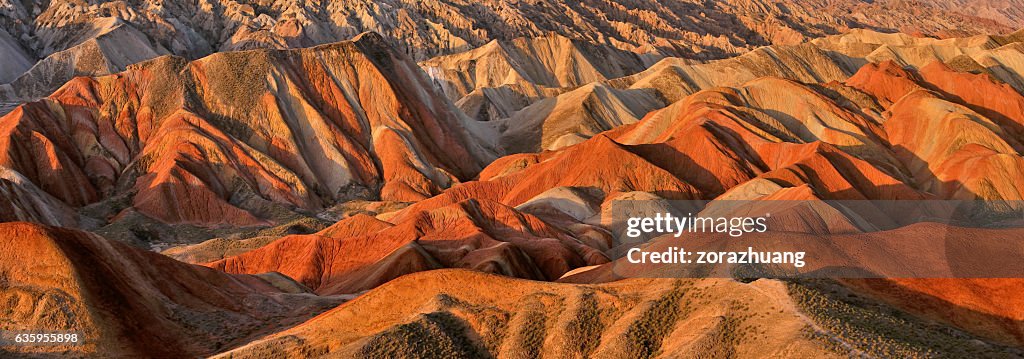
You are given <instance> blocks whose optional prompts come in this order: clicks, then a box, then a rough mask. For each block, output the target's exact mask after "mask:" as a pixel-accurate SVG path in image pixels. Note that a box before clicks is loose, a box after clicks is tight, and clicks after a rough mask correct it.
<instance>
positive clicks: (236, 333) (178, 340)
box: [0, 223, 341, 357]
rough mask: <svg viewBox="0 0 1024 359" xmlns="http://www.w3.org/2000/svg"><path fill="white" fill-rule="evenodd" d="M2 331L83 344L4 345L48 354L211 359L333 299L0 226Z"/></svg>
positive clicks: (84, 236)
mask: <svg viewBox="0 0 1024 359" xmlns="http://www.w3.org/2000/svg"><path fill="white" fill-rule="evenodd" d="M0 279H2V280H0V299H2V300H0V302H3V303H4V305H3V307H2V308H0V317H3V318H4V320H3V321H2V322H0V330H5V331H25V330H27V331H36V332H38V331H49V330H56V331H72V332H77V333H79V335H80V336H81V337H80V338H81V341H82V345H80V346H64V347H41V348H40V347H37V348H26V347H21V348H10V347H5V348H4V350H13V351H11V352H7V354H10V355H24V354H26V353H32V352H36V353H38V352H37V351H39V350H42V351H45V352H49V353H50V354H51V355H70V356H100V357H181V356H201V355H209V354H212V353H216V352H219V351H223V350H225V349H227V348H231V347H233V346H237V345H239V344H242V343H246V342H248V341H250V340H252V339H253V338H256V337H258V336H261V335H265V334H266V333H268V332H274V331H277V330H280V329H283V328H286V327H288V326H290V325H293V324H296V323H298V322H301V321H303V320H305V319H306V318H309V317H312V316H313V315H315V314H316V313H319V312H321V311H323V310H325V309H327V308H330V307H332V306H334V305H337V304H338V303H339V302H341V299H340V298H329V297H316V296H312V295H308V294H304V293H302V292H303V289H304V288H302V287H301V286H300V285H298V284H296V283H295V282H293V281H291V280H290V279H288V278H286V277H283V276H280V275H275V274H268V275H264V276H249V275H229V274H225V273H223V272H219V271H215V270H211V269H209V268H205V267H200V266H195V265H189V264H184V263H181V262H177V261H174V260H172V259H170V258H167V257H164V256H162V255H159V254H156V253H152V252H148V251H144V250H140V249H136V248H131V247H128V246H126V245H124V244H121V243H117V242H113V241H109V240H105V239H103V238H100V237H99V236H97V235H94V234H89V233H84V232H79V231H73V230H68V229H60V228H54V227H46V226H41V225H36V224H28V223H2V224H0Z"/></svg>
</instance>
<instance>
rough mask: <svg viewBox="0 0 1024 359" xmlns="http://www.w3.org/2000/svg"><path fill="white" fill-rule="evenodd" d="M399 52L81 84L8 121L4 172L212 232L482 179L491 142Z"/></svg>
mask: <svg viewBox="0 0 1024 359" xmlns="http://www.w3.org/2000/svg"><path fill="white" fill-rule="evenodd" d="M385 46H386V45H385V44H384V43H383V40H382V39H381V38H379V37H377V36H375V35H365V36H362V37H359V38H357V39H356V40H353V41H351V42H345V43H339V44H336V45H330V46H324V47H318V48H313V49H309V50H301V51H300V50H295V51H288V52H269V51H252V52H236V53H224V54H218V55H214V56H211V57H208V58H204V59H202V60H199V61H195V62H192V63H187V62H185V61H182V60H180V59H178V58H173V57H164V58H160V59H158V60H154V61H152V62H147V63H144V64H141V65H138V66H134V67H132V68H131V69H130V70H128V71H127V72H125V73H121V74H118V75H113V76H107V77H98V78H92V79H90V78H78V79H76V80H74V81H72V82H70V83H68V84H67V85H65V86H64V87H63V88H62V89H61V90H60V91H58V92H57V93H55V94H54V95H53V96H51V97H50V98H48V99H45V100H42V101H38V102H33V103H29V104H26V105H24V106H21V107H19V108H17V109H16V110H15V111H14V112H12V113H11V114H9V115H7V116H6V117H4V119H3V124H4V125H3V128H4V129H5V130H4V135H3V139H4V140H3V148H2V149H0V153H2V160H0V164H2V165H3V166H6V167H8V168H9V169H10V170H11V171H15V172H17V173H20V174H21V175H23V176H24V177H25V178H27V179H28V180H29V181H31V182H32V183H34V184H35V185H36V186H37V187H39V188H40V189H42V190H43V191H44V192H45V193H48V194H49V195H51V196H53V197H55V198H56V199H59V200H60V201H62V202H64V203H65V204H67V205H68V206H71V207H82V206H85V205H89V204H92V203H95V202H97V201H100V200H101V199H105V198H111V197H116V196H118V195H119V194H122V193H128V194H130V196H131V206H130V208H128V209H127V211H129V212H138V213H141V214H143V215H145V216H148V217H150V218H153V219H156V220H159V221H161V222H164V223H189V224H194V225H201V226H219V225H228V226H251V225H259V224H262V223H266V221H267V220H269V219H273V218H270V217H273V214H272V211H273V210H274V208H278V207H280V208H283V209H284V210H309V211H315V210H318V209H321V208H324V207H325V206H328V205H331V204H334V203H338V202H340V201H345V200H351V199H359V198H365V199H376V198H380V199H384V200H398V201H415V200H419V199H424V198H427V197H430V196H432V195H434V194H437V193H439V192H440V191H441V190H443V189H444V188H447V187H449V186H451V185H452V184H453V183H458V182H459V181H461V180H466V179H469V178H472V176H474V175H475V174H476V173H477V172H478V171H479V170H480V169H481V168H482V165H483V164H485V163H487V162H488V161H489V160H490V159H491V158H493V157H492V156H493V154H492V151H491V150H490V149H489V147H488V146H489V145H488V141H487V137H489V135H488V134H487V133H486V132H484V130H486V129H485V128H483V127H479V128H478V127H475V126H474V124H473V123H471V122H469V121H468V120H465V119H464V118H463V117H461V116H460V115H459V113H458V112H457V111H456V110H455V109H454V108H453V107H452V106H451V104H450V103H449V102H447V101H444V100H443V97H442V96H440V95H439V94H437V93H436V92H435V91H434V90H433V87H432V86H431V85H430V84H429V83H428V82H427V79H426V77H425V76H423V73H422V72H421V71H420V70H419V69H418V68H417V67H416V65H415V64H413V63H412V62H411V61H409V60H408V58H406V57H404V56H401V55H397V54H394V53H391V52H390V51H388V50H387V48H386V47H385ZM172 204H173V205H172ZM282 206H283V207H282ZM113 214H116V213H111V214H110V215H113ZM17 219H21V218H20V217H19V218H17ZM109 219H114V220H115V221H116V219H117V217H109V218H100V220H102V221H106V220H109Z"/></svg>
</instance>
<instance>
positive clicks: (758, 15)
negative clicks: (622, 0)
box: [0, 0, 1024, 357]
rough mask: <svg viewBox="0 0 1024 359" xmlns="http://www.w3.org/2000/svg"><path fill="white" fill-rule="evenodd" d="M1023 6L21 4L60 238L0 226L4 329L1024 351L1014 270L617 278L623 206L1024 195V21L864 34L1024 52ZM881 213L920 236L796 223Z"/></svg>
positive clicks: (8, 25)
mask: <svg viewBox="0 0 1024 359" xmlns="http://www.w3.org/2000/svg"><path fill="white" fill-rule="evenodd" d="M1006 4H1010V5H1012V4H1014V3H1013V2H1006V3H1002V2H994V1H989V2H982V3H967V2H961V3H959V5H958V6H959V7H950V6H948V2H944V3H939V2H931V1H922V2H917V3H914V4H907V3H904V2H895V1H893V2H890V1H874V2H870V3H867V2H859V1H858V2H846V1H830V2H821V3H819V2H800V3H797V4H782V3H764V2H756V1H755V2H747V1H721V2H703V3H699V4H697V3H694V4H691V3H689V2H684V1H660V2H651V1H633V2H629V3H628V4H619V3H611V2H603V1H590V0H588V1H582V2H553V1H532V2H505V1H497V2H484V3H460V2H457V1H456V2H445V3H443V4H442V3H437V2H430V1H425V2H414V3H413V2H408V3H406V2H401V1H397V2H396V1H383V2H381V1H373V2H354V1H343V2H334V3H330V4H327V3H316V2H312V3H301V4H299V3H288V4H282V3H260V4H248V3H224V4H221V3H209V2H199V3H180V2H175V1H171V2H164V3H161V4H155V3H154V4H148V3H147V4H146V5H145V6H135V5H133V4H126V3H120V2H118V3H102V4H94V5H87V6H86V5H77V4H76V5H75V6H71V5H69V4H61V3H49V4H47V6H46V8H45V9H44V8H43V7H42V4H40V3H32V2H20V3H17V4H14V3H11V4H9V6H7V4H5V6H3V7H0V8H2V9H3V11H6V12H7V13H10V14H12V15H11V16H8V17H3V18H2V21H0V24H2V25H3V29H5V31H6V34H9V35H10V36H7V35H4V34H5V33H0V46H2V48H0V49H4V51H5V53H4V54H3V58H4V59H8V58H10V59H13V60H12V62H10V63H4V64H3V66H7V67H10V69H12V71H13V70H17V71H22V70H24V72H23V73H22V74H18V75H17V76H10V77H9V78H12V79H13V80H11V81H13V83H12V84H11V85H10V86H5V87H3V88H2V89H0V91H6V92H5V93H7V94H9V96H12V97H24V96H29V97H32V96H35V95H34V94H33V93H35V92H32V91H38V92H42V91H44V89H45V88H47V86H48V85H46V83H48V82H54V81H57V82H61V86H60V88H59V89H58V90H57V91H56V92H54V93H52V95H50V96H48V97H46V98H43V99H39V100H36V101H28V102H26V103H24V104H21V105H20V106H17V107H16V108H14V109H13V110H12V112H10V113H9V114H7V115H5V116H3V117H2V118H0V221H4V222H13V221H29V222H35V223H36V224H27V223H4V224H0V234H4V235H0V295H2V296H0V303H13V304H14V305H12V306H5V307H3V308H2V309H0V326H2V327H0V329H4V330H21V329H33V328H39V327H44V328H50V329H69V328H75V329H78V330H81V331H82V332H83V334H84V335H86V336H87V338H88V339H89V340H90V341H89V343H92V344H91V345H88V346H83V347H79V348H56V349H53V350H54V352H53V353H65V351H67V353H70V354H75V355H82V356H85V355H94V356H112V357H119V356H155V357H178V356H184V357H195V356H208V355H216V354H223V355H224V356H225V357H269V356H273V357H280V356H293V357H304V356H318V355H319V356H341V357H346V356H356V357H408V356H415V355H418V354H422V353H427V354H423V355H426V356H429V355H435V356H440V357H479V356H486V355H487V354H490V355H492V356H516V357H537V356H539V353H542V352H551V353H556V354H564V355H565V356H570V357H577V356H578V357H588V356H591V355H594V356H604V357H623V356H630V357H647V356H653V355H655V354H657V353H676V352H692V353H696V354H700V355H704V356H708V357H730V356H738V357H749V356H755V355H764V353H771V354H769V355H778V356H783V355H790V356H812V355H813V356H838V357H845V356H850V355H858V356H861V355H862V356H878V357H914V356H927V355H931V354H934V352H936V351H943V353H944V354H949V355H950V356H953V357H988V356H993V355H994V354H1005V355H1006V356H1010V357H1013V356H1021V354H1022V353H1021V351H1020V350H1019V349H1020V348H1021V347H1022V345H1024V339H1022V338H1024V336H1022V334H1021V333H1024V329H1022V328H1024V315H1022V314H1021V312H1020V310H1019V309H1018V308H1019V306H1017V305H1013V304H1016V303H1019V302H1020V300H1019V298H1017V297H1018V295H1017V294H1018V293H1019V289H1020V286H1021V283H1020V281H1019V280H1015V279H1004V280H952V279H951V280H866V281H839V282H821V283H819V282H814V283H805V282H793V283H783V282H779V281H772V280H758V281H754V282H752V283H741V282H738V281H732V280H688V281H682V280H680V281H673V280H653V279H652V280H637V279H633V280H620V279H622V278H620V277H621V275H620V274H619V273H617V272H616V271H614V268H615V266H616V265H617V264H621V263H615V262H612V258H615V256H614V255H613V253H614V248H612V247H613V246H614V245H615V243H614V241H613V240H612V234H611V233H610V225H611V224H612V223H611V221H612V219H611V218H608V217H609V216H607V215H606V214H607V212H608V211H609V210H610V207H611V205H612V203H613V201H617V200H630V199H632V200H648V201H651V202H663V201H667V200H687V199H693V200H711V201H715V200H721V201H718V202H712V203H718V204H721V203H723V202H724V201H726V200H765V201H768V200H802V201H812V202H813V201H816V200H899V201H902V200H930V199H961V200H984V201H988V202H989V203H996V204H998V205H999V207H1000V208H1001V209H1003V210H1005V211H1006V212H1013V211H1019V210H1022V208H1020V207H1021V203H1022V202H1021V200H1022V199H1024V198H1022V196H1024V194H1022V191H1021V189H1024V177H1022V176H1021V174H1022V173H1024V157H1022V154H1024V112H1022V111H1024V110H1022V109H1024V96H1022V93H1024V87H1022V86H1024V80H1022V78H1024V77H1022V74H1024V67H1022V66H1024V46H1022V42H1021V41H1022V40H1024V37H1022V34H1021V33H1019V32H1018V33H1015V34H1007V35H978V36H969V37H948V38H930V37H921V36H919V35H922V34H917V35H918V36H911V35H906V34H889V33H883V32H876V31H869V30H852V31H845V30H848V28H861V27H868V28H874V29H878V30H892V29H894V28H898V27H899V28H902V27H904V26H906V27H908V28H907V29H905V30H908V31H909V30H917V31H919V32H921V33H923V34H931V35H958V34H973V33H977V32H979V31H982V30H984V31H996V32H1001V33H1009V29H1008V28H1007V26H1008V24H1015V23H1016V22H1017V21H1019V18H1020V13H1019V10H1017V7H1013V6H1009V5H1006ZM136 7H140V8H141V7H145V8H146V10H139V9H137V8H136ZM35 8H38V9H39V11H38V12H36V11H35V10H33V9H35ZM314 10H315V11H314ZM189 11H191V12H190V13H189ZM967 11H971V13H970V14H969V15H968V14H966V12H967ZM179 13H189V17H187V18H185V17H181V16H179V15H175V14H179ZM28 14H32V15H31V16H29V15H28ZM97 14H106V15H105V16H102V17H100V18H97ZM155 14H160V15H155ZM822 14H836V15H834V16H831V17H829V16H822ZM938 14H941V16H940V15H938ZM911 15H913V17H915V18H918V19H931V20H928V21H924V20H921V21H915V22H909V21H907V20H908V19H909V18H910V17H911ZM818 18H822V19H827V20H814V19H818ZM18 19H20V21H17V20H18ZM29 19H33V20H32V21H28V20H29ZM695 19H705V20H701V21H695ZM985 19H988V20H985ZM498 24H501V26H498ZM627 24H630V25H627ZM914 24H918V25H914ZM30 27H31V28H30ZM911 28H912V29H911ZM363 29H376V30H380V32H381V33H382V35H377V34H374V33H363V34H361V35H355V34H354V32H356V31H360V30H363ZM72 30H73V31H74V36H72V35H71V33H70V32H69V31H72ZM841 31H842V33H841V34H837V35H834V36H827V37H821V38H816V39H814V40H811V41H802V40H804V37H805V36H817V35H825V34H833V33H839V32H841ZM698 33H699V34H702V35H701V36H696V35H695V34H698ZM524 36H525V37H524ZM350 37H351V38H352V39H351V40H349V41H343V42H338V43H332V44H327V45H319V46H314V47H310V48H306V49H287V48H292V47H297V46H307V45H317V44H321V43H324V42H328V41H333V40H334V39H338V38H350ZM33 43H34V44H35V45H31V44H33ZM26 44H29V45H26ZM121 44H125V45H126V46H128V47H130V48H131V49H132V51H126V50H120V49H119V46H120V45H121ZM766 44H773V45H772V46H765V47H757V48H754V47H756V46H757V45H766ZM435 45H436V46H435ZM266 47H270V48H275V50H268V49H265V48H266ZM428 48H429V49H430V50H427V49H428ZM218 50H245V51H230V52H216V53H214V54H212V55H209V56H203V55H206V54H207V53H210V52H214V51H218ZM735 53H742V54H741V55H737V56H733V57H728V58H723V59H717V60H713V61H698V60H694V59H692V58H682V57H673V56H672V55H686V56H691V57H701V56H707V57H715V58H717V57H722V56H725V55H727V54H735ZM166 54H176V55H181V56H174V55H166ZM433 55H441V56H438V57H432V58H431V56H433ZM31 56H37V57H45V59H44V60H41V61H39V62H38V63H36V64H35V65H34V66H29V64H27V63H26V62H25V61H22V60H19V59H25V58H30V57H31ZM416 60H419V61H420V62H419V63H417V62H415V61H416ZM139 61H141V62H139ZM108 73H112V74H108ZM81 74H88V75H90V76H83V77H75V78H74V79H71V80H70V81H67V82H66V83H64V82H63V78H64V77H69V76H72V75H81ZM105 74H106V75H105ZM51 75H52V76H51ZM48 76H50V77H48ZM22 83H23V84H24V85H18V84H22ZM33 86H34V87H33ZM19 91H28V92H19ZM759 203H764V202H759ZM815 203H823V202H815ZM705 210H706V211H711V212H714V211H726V210H728V208H726V207H725V206H724V205H723V206H718V205H710V206H709V207H708V208H707V209H705ZM865 216H870V217H871V219H875V220H879V221H881V220H883V219H886V218H889V217H893V216H891V213H885V212H884V211H881V210H879V211H875V212H872V213H857V212H852V210H851V211H839V210H837V209H835V208H831V207H828V206H816V205H809V206H794V207H789V208H786V212H783V213H782V214H781V215H779V216H778V218H777V219H775V221H777V222H773V223H775V224H778V225H779V226H783V227H784V228H788V229H793V230H800V231H809V232H813V233H829V234H843V235H849V236H855V235H857V234H859V233H858V232H860V231H861V229H862V228H861V227H859V226H858V224H857V223H859V222H858V219H859V218H864V217H865ZM826 218H827V219H829V221H826V220H825V219H826ZM797 219H809V220H806V221H800V220H797ZM878 223H881V222H878ZM45 225H50V226H54V227H47V226H45ZM906 225H907V224H906V223H900V222H898V221H896V220H892V221H890V223H886V224H885V226H884V227H885V228H889V227H892V228H895V229H894V230H895V231H897V232H884V233H898V234H901V235H907V236H910V237H913V238H921V237H922V236H927V235H929V234H930V233H932V232H929V230H931V229H933V228H934V227H927V226H925V227H905V226H906ZM901 226H903V228H898V227H901ZM58 227H72V228H77V229H78V230H72V229H70V228H58ZM81 230H86V231H89V232H94V233H88V232H82V231H81ZM1000 233H1002V234H1001V235H1005V236H1011V235H1014V233H1011V234H1006V233H1008V232H1000ZM100 235H102V236H106V237H109V238H116V239H121V240H126V241H129V242H130V243H133V244H136V245H140V246H148V247H150V248H151V249H154V250H162V249H163V248H164V247H165V246H167V245H171V244H183V245H191V246H181V247H175V248H172V249H169V250H166V251H163V253H164V254H166V255H167V256H171V257H172V258H175V259H178V260H180V261H185V262H190V263H197V264H199V265H193V264H185V263H181V262H178V261H175V260H173V259H170V258H168V257H165V256H162V255H158V254H154V253H151V252H147V251H143V250H140V249H137V248H129V247H127V246H125V245H123V244H121V243H117V242H116V241H107V240H105V239H102V238H101V237H100ZM210 238H215V239H213V240H209V241H207V239H210ZM200 242H201V243H200ZM197 243H198V244H197ZM934 250H935V251H936V252H928V253H927V254H929V255H934V254H935V253H937V251H938V250H939V249H934ZM928 258H932V257H928ZM452 269H458V270H452ZM467 270H472V271H467ZM498 275H500V276H498ZM511 277H515V278H511ZM556 281H557V282H562V283H542V282H556ZM1007 288H1009V289H1007ZM286 293H287V294H286ZM351 297H358V299H356V300H355V301H353V302H351V303H348V304H345V305H343V306H340V307H336V308H334V309H332V310H330V311H329V312H328V313H324V314H322V315H319V316H318V317H316V318H314V319H309V318H310V317H312V316H313V315H317V314H319V313H321V312H323V311H324V310H326V309H327V308H328V307H335V306H336V305H337V304H339V303H340V301H341V298H351ZM8 307H10V308H13V309H7V308H8ZM286 318H291V319H292V320H287V319H286ZM307 319H309V320H308V321H307ZM300 322H303V323H301V324H300ZM143 324H145V325H143ZM293 325H295V326H294V327H292V326H293ZM879 328H881V329H879ZM879 333H884V336H883V335H880V334H879ZM908 333H909V334H908ZM196 338H199V339H201V340H195V339H196ZM257 338H259V339H257ZM151 341H155V342H151ZM937 343H939V344H937ZM5 350H6V349H5ZM26 350H27V349H26ZM67 353H65V354H67ZM16 354H25V353H22V352H18V353H16Z"/></svg>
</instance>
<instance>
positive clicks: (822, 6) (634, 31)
mask: <svg viewBox="0 0 1024 359" xmlns="http://www.w3.org/2000/svg"><path fill="white" fill-rule="evenodd" d="M0 5H3V6H0V14H2V15H3V16H2V17H0V30H2V31H4V32H6V33H7V34H8V35H9V36H5V35H0V38H10V39H11V40H14V41H15V42H17V43H18V44H10V43H9V41H7V40H0V42H2V43H7V44H6V45H3V46H2V47H0V50H2V51H0V58H4V59H6V58H8V57H10V58H12V59H18V60H17V62H13V63H16V64H18V65H17V66H14V65H7V64H5V66H10V68H5V69H4V70H5V71H4V72H5V73H4V74H3V75H0V76H2V77H0V84H4V83H7V82H10V81H14V82H13V83H11V84H10V86H5V87H3V88H0V100H4V101H6V102H15V100H18V101H26V100H33V99H36V98H39V97H42V96H46V95H48V94H49V93H50V92H51V91H52V90H54V89H56V88H57V87H59V86H60V85H62V84H63V83H64V82H66V81H68V80H70V79H71V77H72V76H81V75H88V76H94V75H104V74H109V73H115V72H119V71H121V70H123V68H124V67H125V66H127V65H129V64H131V63H134V62H138V61H142V60H146V59H150V58H153V57H155V56H157V55H160V54H167V53H170V54H174V55H177V56H181V57H184V58H187V59H197V58H200V57H203V56H206V55H209V54H211V53H214V52H218V51H233V50H250V49H257V48H270V49H285V48H296V47H308V46H315V45H321V44H326V43H332V42H337V41H341V40H348V39H351V38H352V37H354V36H356V35H358V34H360V33H363V32H377V33H380V34H383V35H384V36H385V37H386V39H387V40H386V41H387V42H388V43H389V45H390V46H392V47H394V48H396V49H397V50H398V51H402V52H406V53H408V54H410V55H412V56H413V57H414V58H415V59H417V60H425V59H428V58H430V57H432V56H436V55H443V54H450V53H455V52H460V51H465V50H469V49H473V48H476V47H480V46H483V45H484V44H486V43H488V42H491V41H493V40H502V41H509V40H513V39H516V38H522V37H528V38H534V37H542V36H547V35H548V34H552V33H554V34H557V35H559V36H564V37H566V38H571V39H574V40H582V41H588V42H593V43H598V44H602V45H608V46H611V47H613V48H616V49H620V50H625V51H631V52H636V53H644V54H646V53H662V54H667V55H673V56H684V57H689V58H700V59H709V58H721V57H726V56H731V55H735V54H739V53H743V52H746V51H749V50H752V49H754V48H757V47H759V46H764V45H769V44H796V43H799V42H801V41H804V40H807V39H810V38H814V37H820V36H824V35H832V34H838V33H842V32H845V31H848V30H850V29H855V28H869V29H876V30H885V31H888V32H893V31H903V32H908V33H917V34H923V35H930V36H939V37H951V36H965V35H972V34H981V33H1009V32H1011V31H1014V30H1017V29H1019V28H1021V27H1022V26H1024V14H1022V13H1021V12H1020V10H1017V9H1018V8H1019V7H1020V6H1018V5H1021V4H1020V3H1019V1H1013V0H1001V1H989V2H984V3H983V4H981V3H977V2H970V1H963V3H961V4H957V5H953V6H951V5H950V1H934V0H928V1H919V2H914V3H913V4H911V3H907V2H904V1H898V0H885V1H872V2H863V1H855V0H843V1H829V2H792V3H789V4H774V3H766V2H764V1H760V0H730V1H720V2H713V3H709V2H703V1H695V0H672V1H668V2H666V1H655V0H636V1H631V2H629V3H628V4H622V3H619V2H615V1H608V0H587V1H582V2H577V3H573V4H566V3H564V2H562V1H552V0H542V1H532V2H531V1H518V0H489V1H483V2H481V1H465V0H459V1H454V2H452V1H436V0H428V1H412V0H386V1H379V0H374V1H370V0H346V1H333V2H296V1H271V2H252V1H248V0H243V1H202V2H189V1H181V0H172V1H161V2H159V3H151V2H143V3H136V2H124V1H96V2H89V3H78V2H74V1H45V2H44V1H5V2H3V3H2V4H0ZM16 45H20V46H16ZM19 47H20V48H22V49H24V50H25V51H21V50H19V49H18V48H19ZM22 52H24V54H21V53H22ZM25 60H28V61H29V62H35V61H37V60H38V61H39V65H40V66H36V67H35V68H34V69H33V70H28V68H26V67H25V66H24V65H25V63H24V61H25ZM5 62H6V61H5ZM8 70H10V72H8ZM5 78H6V79H5Z"/></svg>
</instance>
